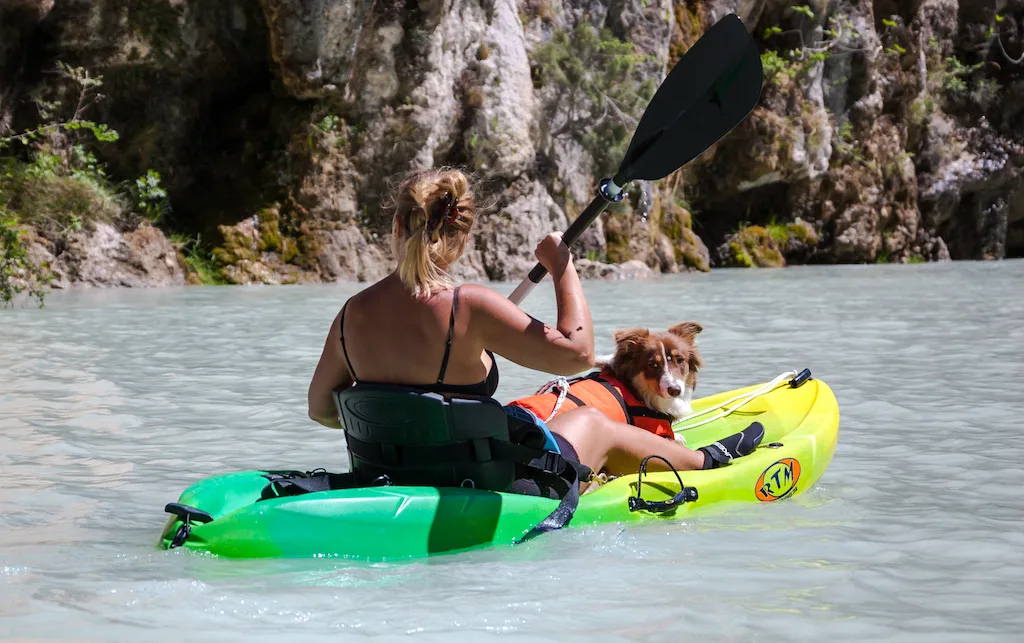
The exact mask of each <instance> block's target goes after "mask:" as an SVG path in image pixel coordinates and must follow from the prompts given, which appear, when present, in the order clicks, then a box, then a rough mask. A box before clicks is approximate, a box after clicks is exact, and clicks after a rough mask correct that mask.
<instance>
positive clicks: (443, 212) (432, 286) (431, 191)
mask: <svg viewBox="0 0 1024 643" xmlns="http://www.w3.org/2000/svg"><path fill="white" fill-rule="evenodd" d="M475 219H476V210H475V209H474V207H473V193H472V192H471V191H470V189H469V179H467V178H466V175H465V174H463V173H462V172H460V171H459V170H455V169H447V168H443V169H432V170H423V171H420V172H414V173H412V174H410V175H409V176H407V177H406V178H405V179H404V180H403V181H402V183H401V184H400V185H399V188H398V194H397V196H396V198H395V233H396V234H395V237H394V241H395V245H396V247H395V254H396V255H397V256H398V277H399V278H400V279H401V280H402V283H403V284H404V285H405V287H406V288H407V289H408V290H409V292H411V293H412V294H413V296H415V297H429V296H430V295H432V294H434V293H435V292H439V291H441V290H446V289H447V288H449V287H450V286H451V279H450V278H449V276H448V273H447V272H446V271H445V269H446V268H447V267H448V266H450V265H451V264H452V263H454V262H455V261H456V260H457V259H458V258H459V257H460V256H461V255H462V251H463V250H465V248H466V242H467V241H468V240H469V231H470V229H471V228H472V227H473V222H474V221H475Z"/></svg>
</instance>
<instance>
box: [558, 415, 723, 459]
mask: <svg viewBox="0 0 1024 643" xmlns="http://www.w3.org/2000/svg"><path fill="white" fill-rule="evenodd" d="M547 425H548V428H549V429H551V430H552V431H554V432H555V433H558V434H559V435H561V436H562V437H563V438H565V439H566V440H568V441H569V444H571V445H572V446H573V448H574V449H576V453H577V455H579V458H580V462H582V463H583V464H585V465H587V466H588V467H590V468H591V469H593V470H594V473H598V472H599V471H602V470H603V471H607V472H608V473H610V474H612V475H617V476H620V475H628V474H631V473H636V472H637V471H638V470H639V468H640V461H641V460H643V459H644V458H645V457H647V456H649V455H651V454H654V455H660V456H661V457H663V458H665V459H666V460H668V461H669V462H671V463H672V466H673V467H675V468H676V469H678V470H680V471H688V470H691V469H702V468H703V467H704V460H705V455H704V453H702V452H700V451H694V450H693V449H687V448H686V447H684V446H683V445H681V444H678V443H676V442H673V441H672V440H666V439H665V438H663V437H660V436H657V435H655V434H653V433H651V432H649V431H645V430H643V429H640V428H637V427H635V426H632V425H629V424H623V423H622V422H616V421H615V420H612V419H611V418H609V417H608V416H607V415H605V414H604V413H601V412H600V411H598V410H597V409H595V408H592V407H583V408H579V409H573V410H572V411H567V412H565V413H562V414H561V415H559V416H558V417H556V418H554V419H552V420H549V421H548V422H547ZM647 466H648V468H649V469H650V470H651V471H659V470H661V471H665V470H668V467H666V466H665V463H664V462H662V461H661V460H650V461H649V462H648V463H647Z"/></svg>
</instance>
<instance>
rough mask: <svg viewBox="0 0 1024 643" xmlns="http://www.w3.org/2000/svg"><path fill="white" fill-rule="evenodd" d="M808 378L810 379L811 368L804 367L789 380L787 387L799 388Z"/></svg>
mask: <svg viewBox="0 0 1024 643" xmlns="http://www.w3.org/2000/svg"><path fill="white" fill-rule="evenodd" d="M809 379H811V369H809V368H805V369H804V370H802V371H800V372H799V373H797V374H796V375H795V376H794V377H793V379H791V380H789V388H800V387H801V386H803V385H804V383H805V382H807V380H809Z"/></svg>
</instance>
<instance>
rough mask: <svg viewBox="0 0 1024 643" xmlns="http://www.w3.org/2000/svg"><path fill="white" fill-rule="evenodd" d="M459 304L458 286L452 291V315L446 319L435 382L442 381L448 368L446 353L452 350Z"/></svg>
mask: <svg viewBox="0 0 1024 643" xmlns="http://www.w3.org/2000/svg"><path fill="white" fill-rule="evenodd" d="M458 305H459V288H456V289H455V292H453V293H452V315H451V317H450V318H449V319H448V341H446V342H445V343H444V359H442V360H441V371H440V372H439V373H438V374H437V383H438V384H442V383H443V382H444V373H445V371H447V370H448V355H449V354H450V353H451V352H452V335H454V334H455V310H456V308H457V307H458Z"/></svg>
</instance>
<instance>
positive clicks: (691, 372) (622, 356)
mask: <svg viewBox="0 0 1024 643" xmlns="http://www.w3.org/2000/svg"><path fill="white" fill-rule="evenodd" d="M702 330H704V328H703V327H702V326H701V325H700V324H698V323H696V322H683V323H681V324H677V325H675V326H673V327H672V328H669V329H668V331H667V332H652V331H649V330H647V329H644V328H637V329H632V330H618V331H615V354H614V355H613V356H612V357H611V358H609V359H608V360H602V362H601V363H600V366H602V367H603V368H607V369H609V370H611V371H612V373H614V374H615V376H616V377H617V378H618V379H619V380H620V381H622V382H624V383H626V384H627V385H628V386H629V387H630V388H631V389H632V393H633V394H634V395H635V396H636V397H637V398H639V399H640V400H642V401H643V403H644V405H645V406H647V407H649V408H652V409H655V410H657V411H661V412H662V413H665V414H667V415H670V416H672V418H673V419H676V420H678V419H679V418H682V417H685V416H687V415H689V414H690V413H692V412H693V409H692V408H691V407H690V402H691V401H692V400H693V391H694V389H695V388H696V387H697V372H698V371H699V370H700V368H701V367H702V366H703V362H702V361H701V357H700V352H699V351H698V350H697V345H696V343H695V338H696V337H697V334H698V333H700V332H701V331H702Z"/></svg>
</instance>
